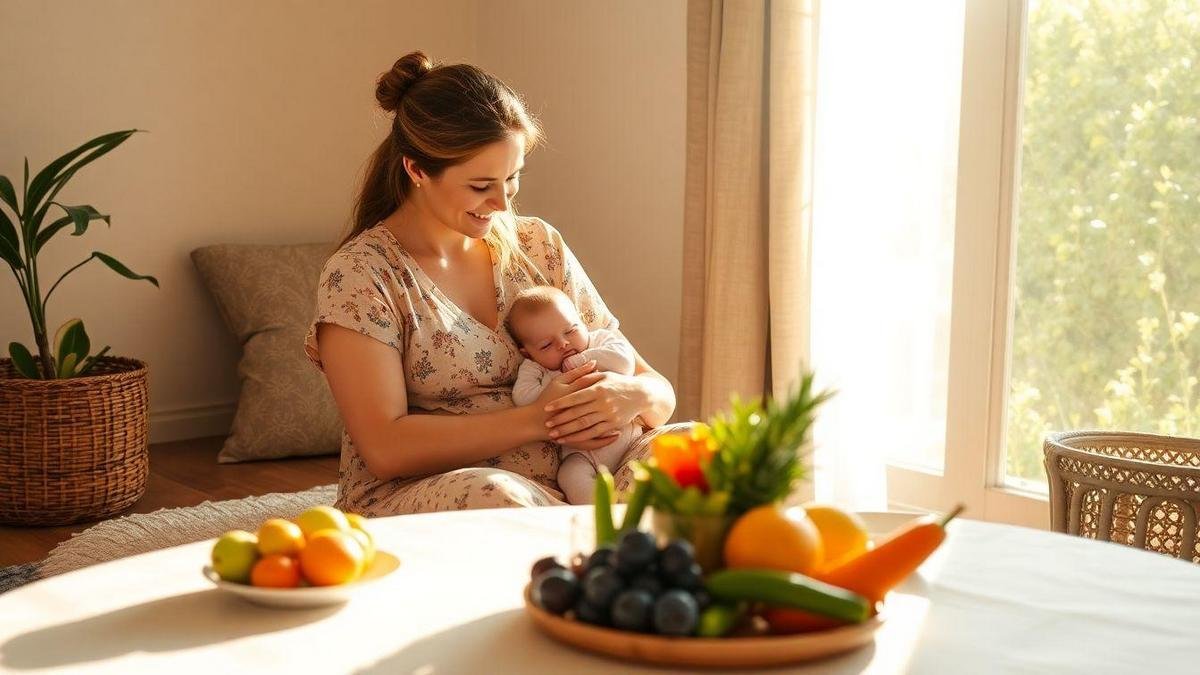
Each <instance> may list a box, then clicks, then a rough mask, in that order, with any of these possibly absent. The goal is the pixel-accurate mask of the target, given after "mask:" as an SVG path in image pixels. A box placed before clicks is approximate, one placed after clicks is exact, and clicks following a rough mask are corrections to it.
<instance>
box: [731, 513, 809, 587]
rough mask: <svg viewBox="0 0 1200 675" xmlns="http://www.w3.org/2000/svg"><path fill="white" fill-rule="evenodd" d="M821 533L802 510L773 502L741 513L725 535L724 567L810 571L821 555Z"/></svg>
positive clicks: (807, 572)
mask: <svg viewBox="0 0 1200 675" xmlns="http://www.w3.org/2000/svg"><path fill="white" fill-rule="evenodd" d="M824 555H825V554H824V549H823V547H822V545H821V533H820V532H818V531H817V526H816V525H814V524H813V522H812V520H810V519H809V517H808V514H806V513H805V512H804V509H802V508H799V507H794V508H791V509H787V510H784V509H782V508H780V507H779V506H777V505H775V504H767V505H765V506H759V507H757V508H753V509H751V510H749V511H747V512H746V513H744V514H742V516H741V517H740V518H738V519H737V520H735V521H734V522H733V526H732V527H730V528H729V534H727V535H725V566H726V567H735V568H736V567H749V568H758V569H773V570H784V571H787V572H799V573H801V574H811V573H812V572H815V571H816V570H817V569H818V568H819V567H820V565H821V561H822V559H823V558H824Z"/></svg>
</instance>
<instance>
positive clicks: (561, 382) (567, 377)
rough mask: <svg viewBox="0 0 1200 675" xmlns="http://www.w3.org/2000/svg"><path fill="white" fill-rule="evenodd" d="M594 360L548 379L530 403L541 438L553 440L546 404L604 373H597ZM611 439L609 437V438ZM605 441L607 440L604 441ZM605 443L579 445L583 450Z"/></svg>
mask: <svg viewBox="0 0 1200 675" xmlns="http://www.w3.org/2000/svg"><path fill="white" fill-rule="evenodd" d="M595 370H596V362H595V361H587V362H585V363H584V364H583V365H581V366H579V367H578V368H572V369H570V370H567V371H565V372H563V373H562V374H561V375H556V376H555V377H554V378H553V379H551V380H550V384H548V385H546V388H545V389H543V390H542V393H541V394H540V395H539V396H538V397H537V400H536V401H534V402H533V403H532V404H530V408H532V409H534V410H536V411H537V412H538V415H537V418H538V420H539V422H538V423H539V424H540V425H541V433H542V435H543V438H546V439H549V440H555V439H552V438H551V437H550V424H549V421H550V415H549V413H548V412H547V411H546V408H547V406H548V405H549V404H550V403H552V402H554V401H557V400H559V399H561V398H563V397H564V396H568V395H571V394H574V393H577V392H579V391H582V390H583V389H585V388H586V387H588V386H591V385H593V384H595V383H597V382H599V381H600V379H601V378H602V377H603V376H604V373H597V372H595ZM610 440H611V439H610ZM606 443H607V441H606ZM606 443H600V444H597V445H595V446H594V447H585V446H580V448H581V449H584V450H595V449H596V448H601V447H604V445H605V444H606Z"/></svg>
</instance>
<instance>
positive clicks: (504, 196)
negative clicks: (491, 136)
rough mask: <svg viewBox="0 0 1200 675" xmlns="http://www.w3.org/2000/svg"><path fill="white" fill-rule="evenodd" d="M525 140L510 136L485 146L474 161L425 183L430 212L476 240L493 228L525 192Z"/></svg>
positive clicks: (424, 190) (423, 188) (422, 189)
mask: <svg viewBox="0 0 1200 675" xmlns="http://www.w3.org/2000/svg"><path fill="white" fill-rule="evenodd" d="M524 158H525V137H524V135H522V134H509V135H508V137H507V138H505V139H504V140H502V141H496V142H495V143H492V144H490V145H487V146H484V148H483V149H482V150H480V151H479V153H478V154H476V155H475V156H474V157H472V158H471V159H469V160H467V161H466V162H463V163H462V164H457V165H454V166H451V167H449V168H447V169H446V170H445V171H443V172H442V175H441V176H440V177H438V178H436V179H434V180H428V181H427V180H421V181H420V182H421V187H420V188H417V191H418V192H421V193H424V196H425V199H426V201H427V203H428V205H429V209H430V210H431V211H432V212H433V214H434V216H436V217H437V219H438V220H439V221H441V222H442V224H444V225H445V226H446V227H449V228H450V229H452V230H454V231H455V232H459V233H461V234H463V235H466V236H468V237H471V238H473V239H480V238H482V237H483V236H484V235H485V234H487V233H488V230H489V229H490V228H491V221H492V218H493V217H494V216H493V214H495V213H496V212H498V211H507V210H508V209H509V206H510V203H511V202H512V199H513V197H515V196H516V194H517V191H518V190H520V189H521V175H520V172H521V169H522V168H524V166H525V159H524Z"/></svg>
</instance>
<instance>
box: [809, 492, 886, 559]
mask: <svg viewBox="0 0 1200 675" xmlns="http://www.w3.org/2000/svg"><path fill="white" fill-rule="evenodd" d="M804 511H805V513H807V514H808V517H809V518H810V519H811V520H812V522H813V525H816V526H817V531H818V532H820V533H821V543H822V544H823V545H824V546H825V562H824V563H823V564H822V566H823V567H824V568H825V569H831V568H834V567H837V566H838V565H840V564H842V563H844V562H846V561H847V560H849V559H851V558H853V557H855V556H858V555H859V554H861V553H863V552H864V551H866V550H867V547H868V545H869V544H870V537H868V535H867V526H866V524H865V523H863V521H862V519H861V518H859V517H858V516H857V515H855V514H853V513H850V512H848V511H843V510H842V509H839V508H838V507H836V506H830V505H828V504H805V505H804Z"/></svg>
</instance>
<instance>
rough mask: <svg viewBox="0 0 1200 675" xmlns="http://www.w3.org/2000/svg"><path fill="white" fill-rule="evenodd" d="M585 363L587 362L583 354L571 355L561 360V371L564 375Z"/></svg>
mask: <svg viewBox="0 0 1200 675" xmlns="http://www.w3.org/2000/svg"><path fill="white" fill-rule="evenodd" d="M587 362H588V359H587V357H586V356H584V355H583V354H572V355H570V356H568V357H567V358H565V359H563V362H562V370H563V372H564V373H565V372H567V371H568V370H573V369H575V368H578V367H579V366H582V365H583V364H585V363H587Z"/></svg>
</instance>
